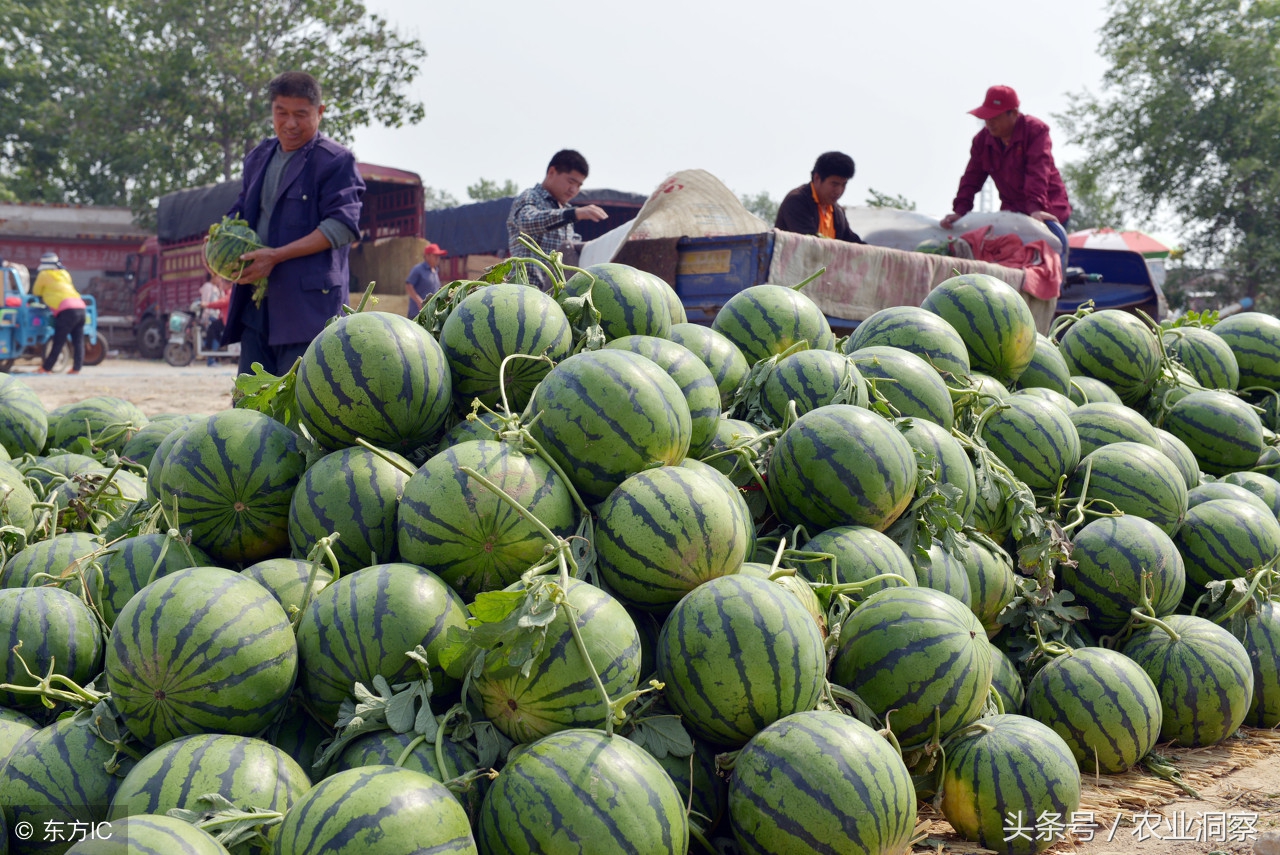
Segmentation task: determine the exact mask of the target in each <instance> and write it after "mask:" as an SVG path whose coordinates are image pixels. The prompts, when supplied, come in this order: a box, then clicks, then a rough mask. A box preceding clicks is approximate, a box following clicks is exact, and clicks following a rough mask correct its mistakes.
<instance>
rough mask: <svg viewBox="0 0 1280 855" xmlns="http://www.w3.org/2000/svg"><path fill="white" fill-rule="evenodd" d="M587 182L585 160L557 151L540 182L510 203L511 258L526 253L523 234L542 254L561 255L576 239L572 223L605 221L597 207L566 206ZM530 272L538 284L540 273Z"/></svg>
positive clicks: (601, 209) (508, 247) (538, 271)
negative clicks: (521, 238) (557, 253)
mask: <svg viewBox="0 0 1280 855" xmlns="http://www.w3.org/2000/svg"><path fill="white" fill-rule="evenodd" d="M586 180H587V159H586V158H585V157H583V156H582V155H580V154H578V152H576V151H573V150H572V149H564V150H562V151H558V152H556V153H555V156H554V157H552V158H551V162H550V163H548V164H547V176H546V178H543V179H542V183H541V184H538V185H536V186H534V187H530V188H529V189H528V190H525V191H524V192H523V193H521V194H520V195H519V196H517V197H516V198H515V201H514V202H512V203H511V213H510V214H508V215H507V250H508V252H509V253H510V254H511V255H513V256H526V255H528V254H529V251H528V250H527V249H525V248H524V247H523V246H521V245H520V243H519V242H518V241H517V238H519V237H520V235H521V234H522V233H523V234H526V235H528V236H529V237H531V238H533V239H534V241H536V242H537V244H538V246H540V247H542V249H543V251H544V252H548V253H551V252H563V251H565V250H566V249H568V248H569V246H570V245H571V244H572V243H573V242H574V240H575V239H576V238H577V234H576V233H575V232H574V230H573V224H574V223H575V222H577V221H578V220H592V221H593V222H599V221H600V220H604V219H607V218H608V216H609V215H608V214H606V213H605V212H604V209H603V208H601V207H600V206H599V205H583V206H581V207H578V208H575V207H573V206H572V205H570V204H569V200H570V199H572V198H573V197H574V196H577V195H578V191H580V190H581V189H582V182H583V181H586ZM529 273H530V274H531V275H535V274H536V275H538V278H539V281H541V279H542V276H541V275H540V274H541V271H540V270H536V269H535V268H533V267H532V266H530V267H529ZM544 284H545V283H544Z"/></svg>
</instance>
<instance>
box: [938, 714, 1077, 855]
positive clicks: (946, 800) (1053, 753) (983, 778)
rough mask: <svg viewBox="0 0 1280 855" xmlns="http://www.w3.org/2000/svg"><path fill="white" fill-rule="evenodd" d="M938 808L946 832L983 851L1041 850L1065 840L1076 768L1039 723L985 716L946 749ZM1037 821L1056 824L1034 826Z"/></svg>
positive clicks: (1022, 853)
mask: <svg viewBox="0 0 1280 855" xmlns="http://www.w3.org/2000/svg"><path fill="white" fill-rule="evenodd" d="M941 807H942V815H943V816H945V817H946V818H947V821H948V822H950V823H951V826H952V828H954V829H955V830H956V831H957V832H959V833H960V835H961V836H963V837H965V838H966V839H968V840H973V841H975V842H977V843H979V844H981V845H982V846H983V847H984V848H986V849H991V850H994V851H996V852H999V853H1003V855H1031V853H1035V852H1042V851H1044V850H1045V849H1048V848H1049V847H1050V846H1052V845H1053V844H1055V843H1059V842H1061V840H1062V839H1064V838H1065V831H1064V830H1063V829H1065V827H1066V826H1067V824H1069V823H1070V822H1071V818H1072V816H1073V815H1074V814H1075V812H1076V810H1077V809H1078V808H1079V807H1080V768H1079V766H1078V765H1077V764H1076V761H1075V758H1074V757H1072V755H1071V749H1070V748H1069V747H1068V746H1067V744H1066V743H1065V742H1063V740H1062V737H1060V736H1058V734H1057V733H1055V732H1054V731H1053V730H1051V729H1050V728H1049V727H1048V726H1047V725H1044V724H1041V723H1040V722H1038V721H1036V720H1034V719H1030V718H1027V717H1025V716H1020V715H996V716H990V717H988V718H984V719H982V720H981V721H980V722H978V723H977V724H976V725H974V726H973V727H972V728H971V729H970V730H968V731H966V732H965V733H964V734H963V735H962V736H960V737H958V738H956V739H955V740H953V741H952V742H951V743H950V744H949V745H948V746H947V759H946V768H945V770H944V771H943V776H942V805H941ZM1042 817H1053V818H1055V820H1056V821H1057V822H1058V823H1059V825H1057V826H1056V827H1055V826H1047V827H1043V828H1041V827H1038V826H1039V825H1040V824H1041V823H1042V822H1043V819H1042Z"/></svg>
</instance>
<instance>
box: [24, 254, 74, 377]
mask: <svg viewBox="0 0 1280 855" xmlns="http://www.w3.org/2000/svg"><path fill="white" fill-rule="evenodd" d="M36 270H37V271H38V272H37V273H36V281H35V283H34V284H33V285H32V286H31V293H32V294H35V295H36V296H37V297H39V298H40V299H41V300H43V301H44V304H45V305H46V306H48V307H49V308H50V309H52V310H53V346H52V347H50V348H49V354H48V355H47V356H46V357H45V358H44V364H43V365H41V366H40V371H39V373H40V374H49V373H50V372H52V371H53V366H54V365H55V364H56V363H57V361H58V356H59V355H60V354H61V353H62V345H63V344H64V343H65V342H66V340H67V339H70V340H71V353H72V362H73V365H72V366H71V370H70V371H69V372H67V373H69V374H79V373H80V367H81V366H82V365H83V364H84V309H85V305H84V300H82V299H80V292H79V291H77V290H76V286H75V285H74V284H72V282H71V274H70V273H68V272H67V268H65V267H63V266H62V262H61V261H59V260H58V254H57V253H56V252H46V253H45V254H44V255H42V256H40V266H39V267H38V268H36Z"/></svg>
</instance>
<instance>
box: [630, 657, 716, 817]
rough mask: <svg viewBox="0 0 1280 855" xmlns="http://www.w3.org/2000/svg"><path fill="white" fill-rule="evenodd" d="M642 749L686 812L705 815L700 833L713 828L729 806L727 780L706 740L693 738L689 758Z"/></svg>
mask: <svg viewBox="0 0 1280 855" xmlns="http://www.w3.org/2000/svg"><path fill="white" fill-rule="evenodd" d="M646 673H648V672H646ZM663 709H664V710H665V707H664V708H663ZM645 750H647V751H649V752H650V753H651V754H654V757H655V759H657V761H658V765H659V766H661V767H662V768H663V770H664V771H665V772H666V773H667V774H668V775H669V776H670V777H671V782H672V783H673V784H675V785H676V789H677V790H679V791H680V797H681V798H682V799H683V800H684V803H685V804H687V805H689V810H690V813H692V814H698V815H699V816H700V817H705V819H701V820H700V823H701V825H702V831H703V833H704V834H705V833H706V832H707V831H710V830H712V829H714V828H715V827H716V826H717V825H718V824H719V822H720V820H721V818H722V817H723V816H724V814H725V811H726V810H728V806H729V782H728V781H726V780H725V779H724V778H723V777H722V776H721V775H720V770H719V768H718V767H717V766H716V755H717V754H718V753H719V752H718V749H717V748H716V747H715V746H713V745H712V744H711V743H709V742H706V741H704V740H697V741H695V742H694V744H693V755H692V756H690V757H677V756H676V755H674V754H672V753H671V752H670V751H666V750H665V749H664V750H663V753H662V756H661V757H659V756H657V754H656V753H654V749H652V748H650V747H649V746H648V745H646V746H645Z"/></svg>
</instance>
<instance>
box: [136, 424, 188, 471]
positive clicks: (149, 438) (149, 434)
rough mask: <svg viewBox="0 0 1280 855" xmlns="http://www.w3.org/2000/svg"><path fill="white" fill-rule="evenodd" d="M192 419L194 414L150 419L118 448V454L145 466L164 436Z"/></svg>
mask: <svg viewBox="0 0 1280 855" xmlns="http://www.w3.org/2000/svg"><path fill="white" fill-rule="evenodd" d="M193 421H195V416H172V417H170V418H156V419H152V420H151V421H149V422H147V423H146V425H144V426H143V427H142V429H141V430H139V431H138V432H137V433H135V434H134V435H133V436H132V437H131V438H130V439H129V441H128V442H127V443H125V446H124V448H122V449H120V456H121V457H126V458H128V459H129V460H132V461H133V462H134V463H141V464H142V465H143V466H146V465H147V464H148V463H150V462H151V458H152V456H154V455H155V453H156V449H157V448H158V447H159V446H160V442H161V441H162V440H163V439H164V438H165V437H166V436H168V435H169V434H171V433H173V432H174V431H175V430H180V429H182V428H184V427H187V426H188V425H190V424H191V423H192V422H193Z"/></svg>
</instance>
